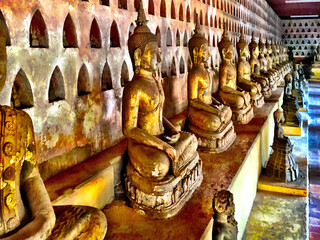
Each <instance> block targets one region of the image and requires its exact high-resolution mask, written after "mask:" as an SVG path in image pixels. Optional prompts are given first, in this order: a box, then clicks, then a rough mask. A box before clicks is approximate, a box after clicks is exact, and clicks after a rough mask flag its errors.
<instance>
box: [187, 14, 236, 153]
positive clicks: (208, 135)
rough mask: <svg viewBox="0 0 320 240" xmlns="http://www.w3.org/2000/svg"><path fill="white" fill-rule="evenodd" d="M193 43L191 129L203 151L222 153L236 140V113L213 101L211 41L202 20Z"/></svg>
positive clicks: (190, 93)
mask: <svg viewBox="0 0 320 240" xmlns="http://www.w3.org/2000/svg"><path fill="white" fill-rule="evenodd" d="M196 19H197V21H196V28H195V31H194V34H193V36H192V38H191V39H190V40H189V43H188V46H189V52H190V56H191V59H192V65H193V66H192V68H191V70H190V72H189V74H188V98H189V106H188V129H189V130H190V131H191V132H192V133H194V134H195V135H196V136H197V137H198V144H199V147H200V149H201V150H204V151H209V152H222V151H224V150H226V149H227V148H228V147H229V146H230V145H231V144H232V143H233V141H234V140H235V138H236V134H235V132H234V127H233V122H232V120H231V118H232V111H231V109H230V107H227V106H225V105H223V104H222V103H220V102H219V101H218V100H216V99H215V98H214V97H212V94H211V85H212V79H211V78H210V74H209V72H208V70H207V69H206V68H205V64H206V62H207V61H208V56H209V49H208V41H207V39H206V38H205V37H204V36H203V35H202V33H201V29H200V24H199V18H198V15H197V16H196Z"/></svg>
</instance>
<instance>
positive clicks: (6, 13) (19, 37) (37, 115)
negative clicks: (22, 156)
mask: <svg viewBox="0 0 320 240" xmlns="http://www.w3.org/2000/svg"><path fill="white" fill-rule="evenodd" d="M138 2H139V1H137V0H131V1H126V0H88V1H80V0H72V1H71V0H55V1H51V0H41V1H39V0H29V1H21V2H20V1H19V2H17V1H13V0H11V1H1V2H0V10H1V12H0V25H1V26H4V28H6V30H7V55H8V57H7V79H6V81H5V85H4V89H3V90H2V93H1V95H0V103H1V104H3V105H10V104H12V103H13V104H17V102H19V103H20V105H19V108H21V109H23V110H25V111H26V112H27V113H28V114H29V115H30V116H31V118H32V120H33V124H34V131H35V137H36V145H37V155H38V162H39V164H40V172H41V174H42V177H43V178H44V179H47V178H49V177H50V176H52V175H54V174H56V173H58V172H60V171H62V170H65V169H67V168H68V167H70V166H73V165H75V164H77V163H79V162H81V161H83V160H84V159H86V158H87V157H89V156H90V155H93V154H95V153H98V152H100V151H102V150H104V149H107V148H109V147H111V146H113V145H115V144H117V143H118V142H120V141H121V140H122V139H123V138H124V137H123V134H122V123H121V121H122V120H121V102H122V91H123V86H124V85H125V83H126V82H127V81H129V80H130V79H131V78H132V76H133V70H132V69H133V68H132V63H131V60H130V57H129V53H128V48H127V41H128V37H129V35H130V34H132V32H133V29H134V27H135V20H136V16H137V11H136V7H137V6H138V4H139V3H138ZM143 4H144V8H145V12H146V15H147V18H148V20H149V23H148V26H149V28H150V29H151V31H152V32H153V33H155V34H156V35H157V36H158V44H159V47H161V51H162V67H161V74H162V76H163V79H164V81H163V83H164V89H165V93H166V102H165V108H164V114H165V116H167V117H171V116H173V115H175V114H177V113H179V112H181V111H182V110H184V109H186V107H187V72H188V69H190V67H191V59H190V56H189V52H188V48H187V42H188V40H189V39H190V37H191V35H192V31H193V29H194V26H195V14H196V13H198V14H199V17H200V24H201V25H202V30H203V33H204V35H205V36H206V37H207V38H208V40H209V47H210V53H211V59H210V61H209V64H208V68H209V70H210V72H211V74H212V76H213V78H214V80H215V81H214V83H215V84H213V89H214V90H216V89H217V87H218V86H217V73H218V69H219V62H220V57H219V53H218V48H217V43H218V42H219V41H220V39H221V36H222V33H223V26H225V27H226V28H227V29H228V30H229V32H230V37H231V40H232V41H233V43H234V44H236V42H237V41H238V39H239V35H240V34H239V33H240V29H241V28H242V27H243V29H244V33H245V34H246V35H247V40H248V41H249V40H250V39H251V32H252V30H253V31H254V32H255V33H256V35H255V36H256V37H257V38H258V37H259V35H261V36H262V37H263V38H266V37H268V38H269V39H275V40H276V41H280V39H281V33H282V32H281V20H280V18H279V17H278V16H277V15H276V14H275V12H274V11H273V10H272V9H271V7H270V6H269V5H268V4H267V3H266V2H265V1H264V0H255V1H249V0H246V1H244V0H238V1H232V0H229V1H228V0H224V1H221V0H208V1H207V0H203V1H199V0H186V1H185V0H172V1H171V0H167V1H165V0H143ZM317 29H319V26H318V27H317ZM13 90H14V91H13Z"/></svg>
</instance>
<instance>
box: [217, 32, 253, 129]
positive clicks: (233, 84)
mask: <svg viewBox="0 0 320 240" xmlns="http://www.w3.org/2000/svg"><path fill="white" fill-rule="evenodd" d="M218 48H219V53H220V56H221V59H222V62H221V64H220V69H219V84H220V85H219V90H218V94H219V98H220V99H221V101H222V102H223V104H225V105H227V106H230V107H231V110H232V120H233V121H234V122H237V123H240V124H247V123H248V122H250V121H251V119H252V118H253V108H252V105H251V97H250V94H249V93H248V92H246V91H245V90H243V89H241V88H239V87H238V86H237V69H236V67H235V66H234V64H233V61H234V57H235V48H234V46H233V44H232V42H231V41H230V39H229V36H228V32H227V30H226V28H225V30H224V33H223V38H222V39H221V41H220V42H219V44H218Z"/></svg>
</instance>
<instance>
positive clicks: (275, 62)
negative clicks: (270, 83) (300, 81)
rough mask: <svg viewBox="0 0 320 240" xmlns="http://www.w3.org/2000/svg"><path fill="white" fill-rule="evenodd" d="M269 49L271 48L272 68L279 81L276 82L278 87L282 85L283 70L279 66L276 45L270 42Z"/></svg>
mask: <svg viewBox="0 0 320 240" xmlns="http://www.w3.org/2000/svg"><path fill="white" fill-rule="evenodd" d="M271 48H272V68H274V69H276V70H277V71H278V73H279V79H278V82H277V86H279V85H281V84H282V82H283V80H284V76H285V74H284V72H283V69H282V68H281V66H280V58H279V49H278V48H277V45H276V43H274V42H272V44H271Z"/></svg>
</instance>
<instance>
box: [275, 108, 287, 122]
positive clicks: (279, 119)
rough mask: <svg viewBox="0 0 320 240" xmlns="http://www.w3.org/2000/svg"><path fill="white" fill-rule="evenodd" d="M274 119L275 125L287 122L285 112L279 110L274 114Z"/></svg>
mask: <svg viewBox="0 0 320 240" xmlns="http://www.w3.org/2000/svg"><path fill="white" fill-rule="evenodd" d="M273 118H274V122H275V123H283V122H284V121H285V119H284V115H283V111H282V110H281V109H278V110H276V111H275V112H274V113H273Z"/></svg>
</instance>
